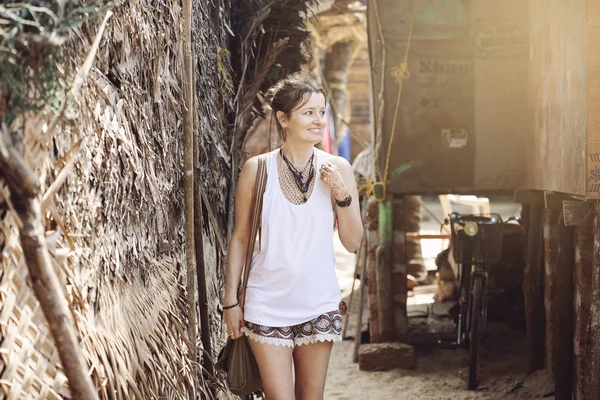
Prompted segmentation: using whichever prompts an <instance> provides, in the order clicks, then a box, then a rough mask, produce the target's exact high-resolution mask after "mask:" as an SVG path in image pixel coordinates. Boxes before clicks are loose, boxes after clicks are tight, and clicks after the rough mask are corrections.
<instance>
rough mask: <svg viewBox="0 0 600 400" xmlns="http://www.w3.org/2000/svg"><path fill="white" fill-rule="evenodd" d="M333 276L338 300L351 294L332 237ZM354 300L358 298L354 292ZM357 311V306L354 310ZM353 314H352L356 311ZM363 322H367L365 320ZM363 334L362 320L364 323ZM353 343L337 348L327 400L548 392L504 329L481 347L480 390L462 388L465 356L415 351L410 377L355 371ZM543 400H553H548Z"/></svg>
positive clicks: (542, 376) (523, 398)
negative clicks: (337, 285)
mask: <svg viewBox="0 0 600 400" xmlns="http://www.w3.org/2000/svg"><path fill="white" fill-rule="evenodd" d="M336 258H337V261H338V262H337V265H336V272H337V274H338V279H339V281H340V285H341V288H342V295H343V296H344V297H346V296H347V295H348V294H349V293H350V290H351V289H350V287H351V284H352V274H353V272H354V256H353V255H350V254H348V253H347V252H345V250H344V249H343V247H342V246H341V244H340V243H339V241H338V239H337V235H336ZM355 293H356V295H355V296H354V297H355V298H357V297H358V295H357V292H355ZM353 307H357V303H355V304H354V305H353ZM354 309H355V310H356V308H354ZM365 317H366V316H365ZM355 319H356V318H355V317H353V318H351V319H350V322H349V326H348V333H349V334H352V336H353V335H354V332H355V326H356V325H355V324H356V321H355ZM363 326H364V327H365V328H366V318H365V319H363ZM353 348H354V344H353V341H351V340H349V341H344V342H342V343H339V344H336V345H335V346H334V350H333V353H332V358H331V362H330V365H329V373H328V377H327V386H326V389H325V399H326V400H357V399H361V400H362V399H364V400H384V399H401V400H433V399H435V400H440V399H444V400H458V399H461V400H467V399H469V400H475V399H515V400H516V399H518V400H528V399H540V398H544V397H543V396H544V395H547V394H549V393H550V392H552V390H553V387H552V385H551V384H550V383H549V381H548V378H547V374H546V371H539V372H538V373H536V374H534V375H528V374H527V373H526V365H527V343H526V341H525V336H524V334H523V333H521V332H516V331H513V330H511V329H509V328H508V327H506V326H505V325H501V324H490V325H489V327H488V334H487V337H486V338H485V339H484V342H483V344H482V352H481V357H480V371H479V374H480V388H479V390H478V391H477V392H469V391H467V390H465V388H466V375H467V366H468V351H466V350H462V349H458V350H442V349H439V348H437V347H435V346H428V347H419V348H417V349H416V354H417V367H416V369H415V370H413V371H408V370H395V371H389V372H364V371H359V369H358V365H357V364H354V363H353V362H352V351H353ZM546 398H549V399H552V398H554V396H552V395H550V396H548V397H546Z"/></svg>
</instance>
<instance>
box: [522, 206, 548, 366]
mask: <svg viewBox="0 0 600 400" xmlns="http://www.w3.org/2000/svg"><path fill="white" fill-rule="evenodd" d="M543 211H544V208H543V206H542V205H539V204H535V205H531V206H530V207H529V222H528V232H527V264H526V266H525V272H524V276H523V296H524V299H525V320H526V326H527V341H528V343H529V366H528V367H529V371H530V372H535V371H537V370H539V369H543V368H544V336H545V335H544V297H543V271H544V266H543V262H544V254H543V239H542V216H543Z"/></svg>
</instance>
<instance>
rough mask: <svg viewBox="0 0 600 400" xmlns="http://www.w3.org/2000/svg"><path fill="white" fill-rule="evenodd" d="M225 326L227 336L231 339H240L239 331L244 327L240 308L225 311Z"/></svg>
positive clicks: (240, 333)
mask: <svg viewBox="0 0 600 400" xmlns="http://www.w3.org/2000/svg"><path fill="white" fill-rule="evenodd" d="M225 324H226V325H227V335H228V336H229V337H230V338H231V339H238V338H240V337H242V335H243V333H242V331H241V329H242V327H243V326H244V313H243V312H242V308H241V307H240V306H235V307H233V308H229V309H227V310H225Z"/></svg>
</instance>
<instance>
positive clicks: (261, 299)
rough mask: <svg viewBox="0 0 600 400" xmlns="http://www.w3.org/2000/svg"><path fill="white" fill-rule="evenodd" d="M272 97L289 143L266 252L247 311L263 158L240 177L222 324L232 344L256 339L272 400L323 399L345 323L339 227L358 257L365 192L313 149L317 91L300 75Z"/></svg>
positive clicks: (272, 193) (271, 186) (276, 180)
mask: <svg viewBox="0 0 600 400" xmlns="http://www.w3.org/2000/svg"><path fill="white" fill-rule="evenodd" d="M268 98H269V100H270V101H269V102H270V105H271V108H272V109H273V113H274V116H275V117H276V119H277V120H276V124H277V128H278V131H279V134H280V135H281V137H282V139H283V141H284V144H283V146H282V147H281V148H279V149H277V150H275V151H272V152H270V153H268V154H267V158H266V161H267V162H266V164H267V174H268V177H267V185H266V189H265V193H264V197H263V210H262V234H261V246H260V252H259V253H258V254H256V255H254V257H253V259H252V265H251V269H250V275H249V278H248V287H247V293H246V305H245V308H244V312H243V313H242V310H241V309H240V307H239V306H238V305H237V304H238V299H237V289H238V286H239V284H240V279H241V273H242V269H243V263H244V258H245V253H246V246H247V244H248V240H250V239H249V231H250V217H251V216H250V213H251V206H252V204H251V202H252V190H253V188H254V181H255V179H256V173H257V169H258V159H257V158H256V157H253V158H251V159H249V160H248V161H247V162H246V163H245V164H244V167H243V168H242V171H241V173H240V177H239V181H238V188H237V192H236V201H235V207H236V219H235V227H234V231H233V235H232V237H231V243H230V248H229V256H228V262H227V274H226V284H225V299H224V300H225V307H224V308H225V322H226V324H227V331H228V334H229V335H230V336H231V337H233V338H239V337H240V336H241V335H243V334H245V335H247V336H248V337H249V338H250V346H251V348H252V351H253V353H254V356H255V357H256V360H257V363H258V367H259V370H260V375H261V379H262V383H263V390H264V392H265V395H266V397H267V399H270V400H271V399H272V400H293V399H296V400H309V399H310V400H313V399H322V398H323V393H324V389H325V378H326V375H327V366H328V364H329V356H330V354H331V349H332V346H333V342H337V341H340V340H341V326H342V316H341V313H340V310H339V303H340V287H339V285H338V282H337V279H336V275H335V270H334V264H335V258H334V253H333V231H334V222H335V219H336V218H337V222H338V232H339V236H340V240H341V242H342V244H343V245H344V247H345V248H346V249H347V250H348V251H350V252H354V251H356V250H357V249H358V247H359V245H360V242H361V239H362V235H363V227H362V221H361V218H360V211H359V206H358V201H357V200H358V193H357V189H356V183H355V180H354V174H353V170H352V167H351V166H350V164H349V163H348V162H347V161H346V160H345V159H343V158H340V157H335V156H331V155H329V154H327V153H325V152H323V151H321V150H318V149H317V148H315V147H314V146H315V144H317V143H319V142H320V141H321V138H322V136H323V128H324V126H325V96H324V94H323V90H322V89H321V87H320V86H319V84H318V83H317V82H316V81H315V80H314V79H313V78H312V77H310V76H308V75H304V74H294V75H292V76H290V77H288V78H286V79H284V80H283V81H281V82H279V83H278V84H277V85H275V87H273V88H272V89H271V91H270V93H269V96H268ZM292 364H293V368H292Z"/></svg>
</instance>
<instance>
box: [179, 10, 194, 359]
mask: <svg viewBox="0 0 600 400" xmlns="http://www.w3.org/2000/svg"><path fill="white" fill-rule="evenodd" d="M182 5H183V7H182V12H183V72H184V73H183V84H182V86H183V106H184V114H183V137H184V139H183V140H184V146H183V151H184V154H183V161H184V167H183V168H184V178H183V185H184V196H185V205H184V206H185V249H186V266H187V294H188V336H189V341H190V344H191V346H192V354H190V358H191V359H192V361H194V362H196V361H197V349H196V330H197V328H196V279H197V277H196V252H195V239H194V105H195V104H194V103H195V102H194V99H195V96H194V75H193V68H192V4H191V0H183V4H182Z"/></svg>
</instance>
